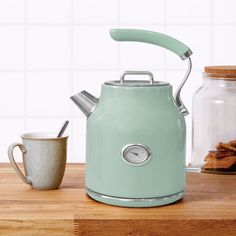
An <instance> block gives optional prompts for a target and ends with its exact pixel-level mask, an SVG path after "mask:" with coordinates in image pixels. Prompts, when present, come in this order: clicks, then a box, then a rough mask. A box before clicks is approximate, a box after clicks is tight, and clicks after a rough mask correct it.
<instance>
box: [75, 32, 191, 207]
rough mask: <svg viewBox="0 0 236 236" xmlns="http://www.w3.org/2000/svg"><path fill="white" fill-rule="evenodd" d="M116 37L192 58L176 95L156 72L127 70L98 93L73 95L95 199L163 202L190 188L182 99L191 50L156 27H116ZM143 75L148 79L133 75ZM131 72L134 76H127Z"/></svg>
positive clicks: (126, 203) (124, 202)
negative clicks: (187, 185) (83, 130)
mask: <svg viewBox="0 0 236 236" xmlns="http://www.w3.org/2000/svg"><path fill="white" fill-rule="evenodd" d="M110 34H111V37H112V38H113V39H114V40H116V41H135V42H145V43H150V44H155V45H158V46H161V47H164V48H166V49H169V50H171V51H173V52H174V53H176V54H177V55H179V56H180V57H181V59H183V60H185V59H187V60H188V66H189V67H188V70H187V73H186V75H185V77H184V80H183V81H182V83H181V85H180V87H179V89H178V90H177V93H176V95H175V98H174V97H173V95H172V86H171V85H170V84H168V83H165V82H160V81H155V80H154V78H153V75H152V73H151V72H147V71H126V72H124V73H123V74H122V75H121V78H120V80H117V81H108V82H105V83H104V84H103V85H102V89H101V96H100V98H99V99H98V98H96V97H94V96H93V95H91V94H89V93H88V92H86V91H82V92H80V93H78V94H76V95H74V96H72V97H71V99H72V100H73V101H74V102H75V104H76V105H77V106H78V107H79V108H80V109H81V110H82V112H83V113H84V114H85V115H86V116H87V135H86V191H87V194H88V195H89V196H90V197H92V198H93V199H95V200H97V201H100V202H103V203H107V204H111V205H118V206H126V207H150V206H160V205H165V204H169V203H172V202H175V201H177V200H179V199H181V198H182V197H183V195H184V192H185V139H186V125H185V120H184V116H185V115H187V114H188V111H187V109H186V108H185V106H184V104H183V103H182V101H181V98H180V92H181V89H182V87H183V85H184V83H185V81H186V79H187V78H188V76H189V74H190V71H191V60H190V55H191V54H192V52H191V50H190V49H189V48H188V47H187V46H186V45H184V44H183V43H181V42H179V41H178V40H176V39H174V38H172V37H170V36H167V35H164V34H161V33H157V32H151V31H145V30H135V29H113V30H111V31H110ZM136 74H139V75H140V74H141V75H143V77H144V79H143V80H141V81H140V80H138V81H137V80H132V79H131V76H132V75H136ZM128 77H129V79H128Z"/></svg>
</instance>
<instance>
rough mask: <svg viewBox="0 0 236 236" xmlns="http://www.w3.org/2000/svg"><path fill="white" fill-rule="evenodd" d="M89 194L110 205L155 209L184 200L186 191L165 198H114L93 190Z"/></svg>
mask: <svg viewBox="0 0 236 236" xmlns="http://www.w3.org/2000/svg"><path fill="white" fill-rule="evenodd" d="M86 191H87V194H88V195H89V196H90V197H91V198H93V199H94V200H96V201H99V202H103V203H106V204H109V205H115V206H123V207H155V206H162V205H167V204H170V203H173V202H176V201H178V200H180V199H181V198H183V196H184V190H183V191H180V192H178V193H175V194H171V195H168V196H163V197H153V198H121V197H113V196H108V195H104V194H100V193H97V192H94V191H93V190H91V189H89V188H86Z"/></svg>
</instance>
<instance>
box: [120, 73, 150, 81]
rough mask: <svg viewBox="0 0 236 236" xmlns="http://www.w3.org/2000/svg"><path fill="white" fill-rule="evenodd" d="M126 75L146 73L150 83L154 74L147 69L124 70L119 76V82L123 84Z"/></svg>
mask: <svg viewBox="0 0 236 236" xmlns="http://www.w3.org/2000/svg"><path fill="white" fill-rule="evenodd" d="M126 75H147V76H148V77H149V81H150V84H153V82H154V76H153V74H152V73H151V72H149V71H124V72H123V73H122V74H121V76H120V83H121V84H124V81H125V76H126Z"/></svg>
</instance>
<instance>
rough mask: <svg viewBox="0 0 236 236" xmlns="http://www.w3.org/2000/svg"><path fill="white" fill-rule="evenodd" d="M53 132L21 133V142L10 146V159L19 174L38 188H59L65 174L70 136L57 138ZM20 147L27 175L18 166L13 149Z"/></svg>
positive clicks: (33, 186) (26, 181) (27, 182)
mask: <svg viewBox="0 0 236 236" xmlns="http://www.w3.org/2000/svg"><path fill="white" fill-rule="evenodd" d="M56 136H57V135H56V134H52V133H27V134H23V135H21V139H22V144H21V143H13V144H11V145H10V146H9V148H8V156H9V160H10V162H11V164H12V166H13V167H14V169H15V171H16V173H17V174H18V176H19V177H20V178H21V179H22V180H23V181H24V182H25V183H26V184H29V185H31V186H32V188H36V189H57V188H58V187H59V186H60V184H61V181H62V179H63V176H64V172H65V166H66V154H67V138H68V136H64V137H60V138H57V137H56ZM15 147H19V148H20V150H21V152H22V156H23V164H24V170H25V175H24V174H23V173H22V172H21V170H20V169H19V167H18V166H17V164H16V162H15V159H14V156H13V150H14V148H15Z"/></svg>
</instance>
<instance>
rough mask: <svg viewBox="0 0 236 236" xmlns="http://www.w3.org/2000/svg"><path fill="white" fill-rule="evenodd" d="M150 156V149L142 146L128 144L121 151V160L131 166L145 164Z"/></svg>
mask: <svg viewBox="0 0 236 236" xmlns="http://www.w3.org/2000/svg"><path fill="white" fill-rule="evenodd" d="M150 156H151V151H150V149H149V148H148V147H146V146H144V145H142V144H129V145H127V146H125V147H124V148H123V151H122V158H123V159H124V160H125V161H126V162H128V163H129V164H133V165H142V164H144V163H146V162H147V161H148V160H149V158H150Z"/></svg>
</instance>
